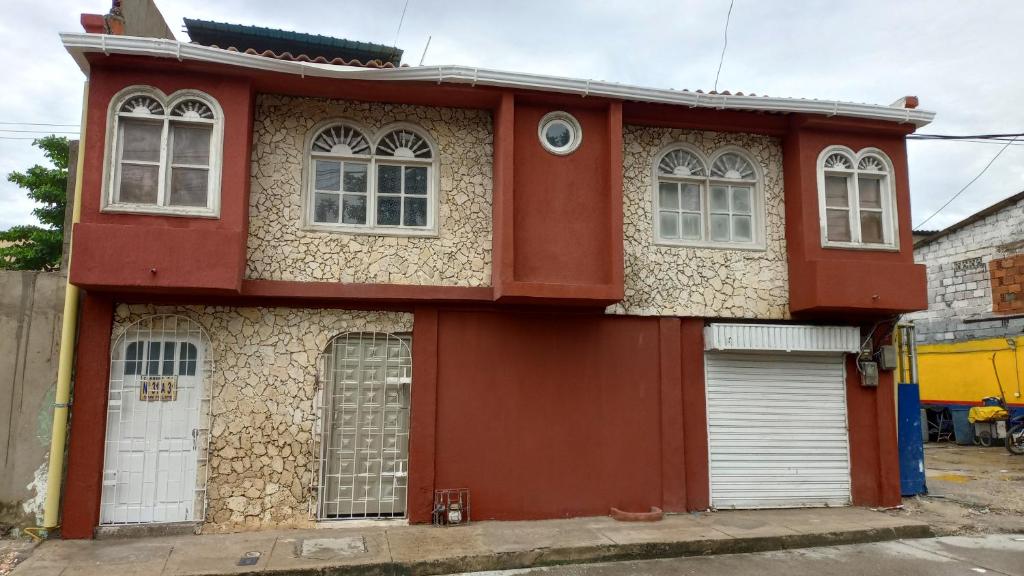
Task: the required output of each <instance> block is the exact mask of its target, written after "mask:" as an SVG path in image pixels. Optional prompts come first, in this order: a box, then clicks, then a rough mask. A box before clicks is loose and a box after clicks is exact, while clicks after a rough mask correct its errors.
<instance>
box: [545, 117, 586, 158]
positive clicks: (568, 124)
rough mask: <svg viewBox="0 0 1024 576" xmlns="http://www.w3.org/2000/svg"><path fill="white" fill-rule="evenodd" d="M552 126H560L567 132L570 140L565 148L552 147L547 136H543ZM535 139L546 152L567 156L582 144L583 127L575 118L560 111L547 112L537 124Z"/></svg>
mask: <svg viewBox="0 0 1024 576" xmlns="http://www.w3.org/2000/svg"><path fill="white" fill-rule="evenodd" d="M553 124H561V125H563V126H565V128H566V129H567V130H569V134H570V138H569V142H568V143H566V145H565V146H554V145H553V144H551V143H550V142H548V139H547V136H546V135H545V134H544V133H545V132H546V131H547V129H548V127H549V126H551V125H553ZM537 138H538V139H539V140H540V145H541V147H543V148H544V149H545V150H547V151H548V152H550V153H552V154H554V155H555V156H568V155H569V154H572V153H573V152H575V151H576V150H577V149H578V148H579V147H580V145H581V144H583V127H582V126H580V122H579V120H577V119H576V117H575V116H573V115H572V114H569V113H568V112H563V111H561V110H558V111H555V112H548V113H547V114H545V115H544V116H543V117H542V118H541V119H540V122H538V123H537Z"/></svg>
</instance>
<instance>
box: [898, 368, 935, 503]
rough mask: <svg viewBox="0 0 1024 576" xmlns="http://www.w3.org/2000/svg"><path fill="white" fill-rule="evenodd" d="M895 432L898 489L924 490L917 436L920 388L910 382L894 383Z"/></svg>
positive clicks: (907, 493)
mask: <svg viewBox="0 0 1024 576" xmlns="http://www.w3.org/2000/svg"><path fill="white" fill-rule="evenodd" d="M896 399H897V403H898V409H897V433H898V434H899V449H900V493H901V494H902V495H903V496H916V495H918V494H927V493H928V487H927V486H926V485H925V477H924V439H923V438H922V437H921V395H920V388H919V386H918V385H917V384H913V383H900V384H899V385H898V386H897V393H896Z"/></svg>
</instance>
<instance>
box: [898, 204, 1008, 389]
mask: <svg viewBox="0 0 1024 576" xmlns="http://www.w3.org/2000/svg"><path fill="white" fill-rule="evenodd" d="M914 253H915V257H916V260H917V261H918V262H919V263H921V264H924V265H925V266H927V268H928V310H925V311H922V312H915V313H913V314H908V315H907V316H905V319H909V320H913V321H914V325H915V330H916V332H917V341H918V358H919V360H918V372H919V375H918V378H919V380H920V384H921V400H922V403H924V404H925V405H926V406H931V407H949V406H970V405H979V404H981V401H982V398H985V397H989V396H999V395H1000V386H1002V388H1003V392H1002V394H1003V395H1005V397H1006V401H1007V403H1008V404H1009V405H1011V406H1018V407H1022V408H1024V398H1022V396H1021V393H1022V390H1021V386H1022V379H1024V353H1021V352H1020V348H1022V347H1024V290H1022V288H1021V286H1022V285H1024V192H1020V193H1018V194H1014V195H1013V196H1010V197H1009V198H1007V199H1005V200H1003V201H1001V202H998V203H996V204H993V205H992V206H989V207H988V208H985V209H984V210H981V211H980V212H978V213H976V214H974V215H972V216H969V217H967V218H965V219H964V220H961V221H960V222H957V223H956V224H953V225H952V226H950V227H949V228H946V229H945V230H942V231H940V232H936V233H933V234H932V235H930V236H929V237H928V238H926V239H924V240H921V241H919V242H918V243H917V244H916V246H915V247H914Z"/></svg>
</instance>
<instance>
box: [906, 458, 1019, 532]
mask: <svg viewBox="0 0 1024 576" xmlns="http://www.w3.org/2000/svg"><path fill="white" fill-rule="evenodd" d="M925 467H926V473H927V481H928V492H929V494H928V496H922V497H917V498H904V500H903V504H904V507H905V509H904V510H899V511H893V512H892V514H893V515H895V516H898V517H903V518H912V519H914V520H920V521H922V522H927V523H928V524H930V525H931V527H932V530H934V531H935V534H936V535H938V536H960V535H978V534H994V533H1011V532H1024V457H1021V456H1014V455H1012V454H1010V453H1009V452H1007V451H1006V449H1005V448H1003V447H992V448H982V447H980V446H957V445H955V444H952V443H944V444H935V443H929V444H926V445H925Z"/></svg>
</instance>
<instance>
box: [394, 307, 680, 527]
mask: <svg viewBox="0 0 1024 576" xmlns="http://www.w3.org/2000/svg"><path fill="white" fill-rule="evenodd" d="M658 338H659V334H658V322H657V320H654V319H639V318H600V317H594V316H582V317H560V316H542V315H536V314H530V313H523V314H495V313H469V312H466V313H463V312H445V313H442V314H441V316H440V321H439V326H438V376H437V432H436V442H437V443H436V461H435V483H436V486H437V488H449V487H461V486H470V487H471V488H472V489H473V499H474V503H475V506H474V509H473V515H474V517H475V518H476V519H480V520H483V519H490V518H494V519H526V518H553V517H566V516H581V515H602V514H607V513H608V509H609V508H610V507H612V506H615V507H618V508H621V509H624V510H639V511H646V510H648V509H649V507H650V506H660V505H661V500H662V494H661V493H662V485H661V425H660V412H661V407H660V402H659V400H660V381H659V360H658ZM412 473H415V472H412Z"/></svg>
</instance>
